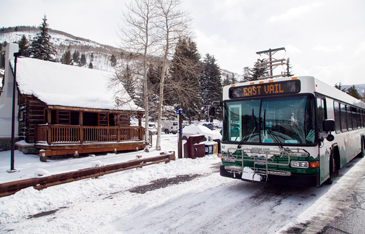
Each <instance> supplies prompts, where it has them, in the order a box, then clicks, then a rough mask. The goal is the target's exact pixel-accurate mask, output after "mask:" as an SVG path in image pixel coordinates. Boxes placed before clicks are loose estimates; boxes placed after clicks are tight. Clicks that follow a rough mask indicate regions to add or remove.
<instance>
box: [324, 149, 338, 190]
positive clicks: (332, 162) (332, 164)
mask: <svg viewBox="0 0 365 234" xmlns="http://www.w3.org/2000/svg"><path fill="white" fill-rule="evenodd" d="M335 165H336V164H335V159H334V157H333V151H331V155H330V161H329V171H330V177H329V178H328V179H327V180H326V181H325V183H326V184H332V183H333V180H334V179H335Z"/></svg>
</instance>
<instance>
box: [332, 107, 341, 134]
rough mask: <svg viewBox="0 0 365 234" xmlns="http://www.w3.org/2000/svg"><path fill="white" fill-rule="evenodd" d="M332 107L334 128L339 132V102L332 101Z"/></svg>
mask: <svg viewBox="0 0 365 234" xmlns="http://www.w3.org/2000/svg"><path fill="white" fill-rule="evenodd" d="M333 109H334V112H335V129H336V133H339V132H340V131H341V109H340V103H339V102H337V101H333Z"/></svg>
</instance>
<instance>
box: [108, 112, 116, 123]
mask: <svg viewBox="0 0 365 234" xmlns="http://www.w3.org/2000/svg"><path fill="white" fill-rule="evenodd" d="M109 126H115V116H114V114H109Z"/></svg>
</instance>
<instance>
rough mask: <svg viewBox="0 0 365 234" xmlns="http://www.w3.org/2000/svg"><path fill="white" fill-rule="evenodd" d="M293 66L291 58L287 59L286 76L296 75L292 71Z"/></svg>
mask: <svg viewBox="0 0 365 234" xmlns="http://www.w3.org/2000/svg"><path fill="white" fill-rule="evenodd" d="M291 69H292V66H290V60H289V58H288V59H287V61H286V76H288V77H290V76H294V74H293V73H292V72H291Z"/></svg>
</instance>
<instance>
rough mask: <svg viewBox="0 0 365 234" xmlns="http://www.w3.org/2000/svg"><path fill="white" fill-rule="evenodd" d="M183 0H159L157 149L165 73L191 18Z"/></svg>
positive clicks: (158, 146) (157, 145) (158, 147)
mask: <svg viewBox="0 0 365 234" xmlns="http://www.w3.org/2000/svg"><path fill="white" fill-rule="evenodd" d="M180 8H181V0H157V9H158V21H157V24H156V27H157V28H158V29H159V35H160V45H161V47H160V48H161V51H162V57H163V62H162V73H161V78H160V94H159V103H158V122H157V140H156V149H157V150H161V117H162V105H163V100H164V95H163V93H164V84H165V74H167V69H168V63H169V58H170V56H171V52H172V49H174V48H175V45H176V43H177V42H178V40H179V38H181V36H183V35H187V34H188V33H189V32H188V29H189V24H190V22H191V19H190V17H189V15H188V13H187V12H184V11H182V10H181V9H180Z"/></svg>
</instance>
